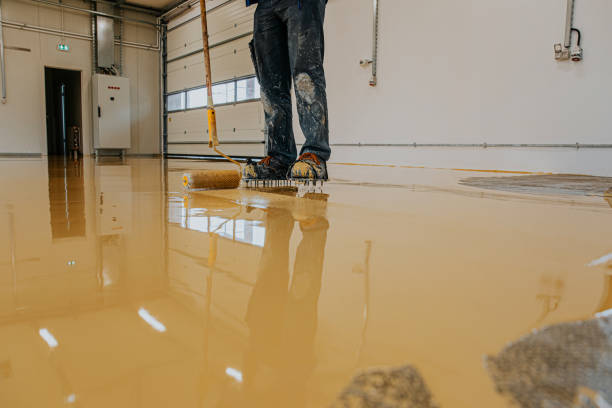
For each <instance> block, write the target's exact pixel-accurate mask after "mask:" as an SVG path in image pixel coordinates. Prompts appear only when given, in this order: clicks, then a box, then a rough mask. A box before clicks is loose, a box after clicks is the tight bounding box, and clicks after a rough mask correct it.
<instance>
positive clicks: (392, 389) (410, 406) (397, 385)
mask: <svg viewBox="0 0 612 408" xmlns="http://www.w3.org/2000/svg"><path fill="white" fill-rule="evenodd" d="M331 408H438V405H437V404H436V403H435V402H434V400H433V397H432V395H431V392H430V391H429V389H428V388H427V385H426V384H425V381H424V380H423V378H422V377H421V375H420V374H419V372H418V371H417V370H416V369H415V368H413V367H411V366H405V367H398V368H390V369H375V370H371V371H368V372H365V373H363V374H360V375H358V376H357V377H355V378H354V379H353V382H352V383H351V384H350V385H349V386H348V387H347V388H346V389H345V390H344V391H343V392H342V394H341V395H340V397H339V398H338V399H337V400H336V402H335V403H334V404H332V406H331Z"/></svg>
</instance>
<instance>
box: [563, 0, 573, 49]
mask: <svg viewBox="0 0 612 408" xmlns="http://www.w3.org/2000/svg"><path fill="white" fill-rule="evenodd" d="M573 24H574V0H567V17H566V21H565V48H567V49H570V48H571V46H572V26H573Z"/></svg>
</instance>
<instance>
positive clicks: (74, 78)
mask: <svg viewBox="0 0 612 408" xmlns="http://www.w3.org/2000/svg"><path fill="white" fill-rule="evenodd" d="M45 100H46V105H47V153H48V154H49V156H63V157H68V156H73V155H77V156H79V157H80V156H82V155H83V140H82V136H81V135H82V131H81V130H82V117H81V115H82V112H81V72H80V71H72V70H68V69H57V68H49V67H45Z"/></svg>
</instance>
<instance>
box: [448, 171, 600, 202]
mask: <svg viewBox="0 0 612 408" xmlns="http://www.w3.org/2000/svg"><path fill="white" fill-rule="evenodd" d="M459 183H460V184H462V185H465V186H470V187H478V188H484V189H487V190H500V191H510V192H517V193H530V194H555V195H558V194H563V195H580V196H585V195H589V196H590V195H596V196H604V195H606V194H609V197H612V177H597V176H581V175H572V174H550V175H527V176H511V177H470V178H466V179H463V180H461V181H460V182H459Z"/></svg>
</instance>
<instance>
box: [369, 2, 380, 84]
mask: <svg viewBox="0 0 612 408" xmlns="http://www.w3.org/2000/svg"><path fill="white" fill-rule="evenodd" d="M377 84H378V0H374V21H373V26H372V79H371V80H370V86H376V85H377Z"/></svg>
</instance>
